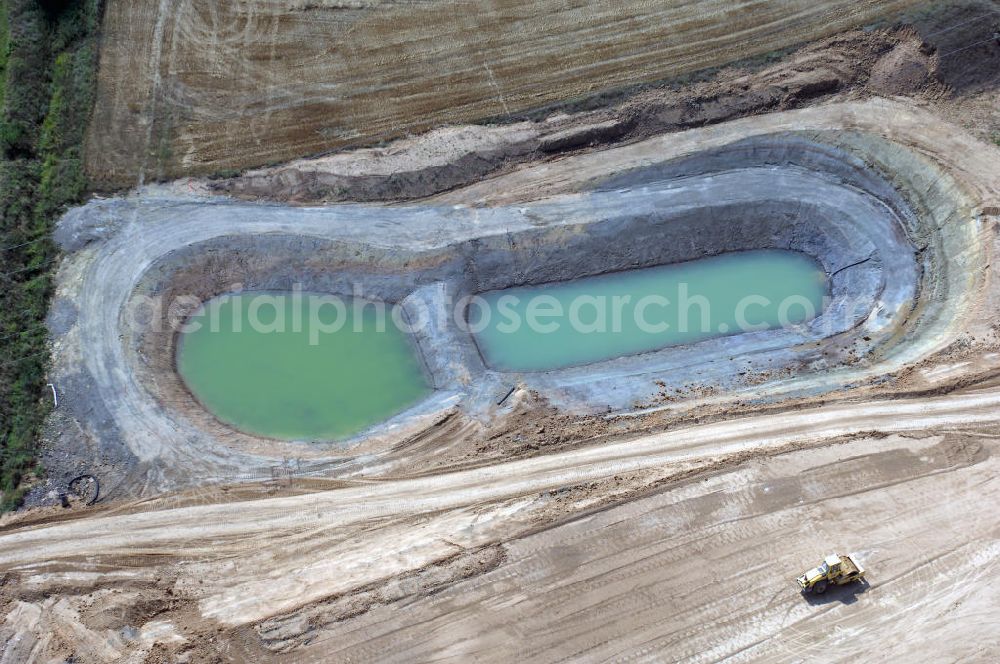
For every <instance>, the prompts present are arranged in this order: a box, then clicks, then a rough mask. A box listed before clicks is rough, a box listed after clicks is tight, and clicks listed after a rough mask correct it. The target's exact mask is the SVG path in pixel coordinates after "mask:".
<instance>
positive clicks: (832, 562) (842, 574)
mask: <svg viewBox="0 0 1000 664" xmlns="http://www.w3.org/2000/svg"><path fill="white" fill-rule="evenodd" d="M864 577H865V570H864V568H863V567H861V565H860V564H858V562H857V561H856V560H854V559H853V558H852V557H851V556H849V555H847V556H840V555H837V554H830V555H829V556H827V557H826V558H824V559H823V562H822V563H820V564H819V565H817V566H816V567H813V568H812V569H811V570H809V571H808V572H806V573H805V574H803V575H802V576H800V577H798V578H797V579H795V580H796V581H797V582H798V584H799V587H800V588H801V589H802V592H804V593H815V594H817V595H822V594H823V593H825V592H826V589H827V587H828V586H831V585H835V586H842V585H844V584H847V583H852V582H854V581H861V580H862V579H864Z"/></svg>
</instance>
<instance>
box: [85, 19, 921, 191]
mask: <svg viewBox="0 0 1000 664" xmlns="http://www.w3.org/2000/svg"><path fill="white" fill-rule="evenodd" d="M914 4H917V3H916V2H914V1H913V0H882V1H879V2H864V3H857V2H846V1H843V0H837V1H833V2H830V1H828V2H802V1H796V2H783V3H777V4H776V3H768V2H750V3H735V2H732V1H731V0H712V1H711V2H708V3H706V2H699V3H697V4H692V3H687V2H666V3H656V4H646V5H641V6H640V5H632V6H623V5H621V4H620V3H613V2H611V3H607V2H605V3H597V4H595V3H581V4H576V5H567V4H565V3H563V2H551V3H548V2H543V3H537V2H533V3H531V2H501V3H491V4H489V5H488V6H487V7H483V6H481V5H479V4H478V3H467V2H466V3H463V2H431V3H411V2H397V1H395V0H387V1H381V0H379V1H371V2H359V3H346V4H345V3H339V2H304V1H302V0H283V1H281V2H257V1H248V2H234V3H216V2H211V1H206V0H191V1H188V2H183V3H181V4H180V5H172V4H169V3H165V2H154V1H152V0H144V1H143V2H138V3H137V2H131V1H127V0H109V2H108V3H107V8H106V10H105V11H106V17H105V24H104V30H105V36H104V43H105V46H104V48H103V49H102V53H101V62H100V71H99V83H98V100H97V104H98V107H97V112H98V114H99V116H100V117H101V118H102V122H100V123H94V124H92V125H91V129H90V135H89V139H88V150H89V152H90V154H91V155H92V157H91V159H90V160H89V163H88V169H89V175H90V177H91V178H93V179H94V180H96V181H98V182H104V183H107V184H111V185H115V186H121V185H132V184H134V183H135V182H136V181H137V180H138V179H139V178H140V175H142V176H144V177H145V178H146V179H149V178H155V177H177V176H180V175H182V174H186V173H196V174H201V173H208V172H215V171H221V170H225V169H232V168H237V169H239V168H246V167H250V166H259V165H264V164H271V163H276V162H281V161H285V160H288V159H291V158H294V157H299V156H303V155H307V154H313V153H318V152H322V151H324V150H331V149H334V148H342V147H344V146H349V145H358V144H371V143H375V142H378V141H380V140H385V139H388V138H394V137H397V136H400V135H404V134H406V133H410V132H418V131H424V130H426V129H429V128H432V127H438V126H441V125H445V124H454V123H460V122H467V121H470V120H476V119H480V118H485V117H496V118H508V117H510V116H512V115H517V114H519V113H522V112H524V111H527V110H530V109H534V108H538V107H541V106H545V105H549V104H553V103H555V102H559V101H562V100H567V99H573V98H578V97H582V96H585V95H589V94H593V93H595V92H597V91H602V90H607V89H609V88H614V87H619V86H623V85H627V84H636V83H641V82H646V81H652V80H662V79H667V78H672V77H676V76H679V75H682V74H687V73H690V72H693V71H696V70H700V69H705V68H707V67H712V66H717V65H721V64H724V63H727V62H731V61H734V60H740V59H743V58H748V57H751V56H754V55H760V54H763V53H768V52H771V51H775V50H779V49H782V48H786V47H789V46H793V45H796V44H799V43H803V42H808V41H811V40H813V39H817V38H820V37H826V36H828V35H830V34H833V33H835V32H838V31H842V30H845V29H849V28H854V27H857V26H859V25H863V24H865V23H869V22H872V21H874V20H876V19H877V18H879V17H881V16H884V15H887V14H893V13H896V12H898V11H900V10H902V9H905V8H907V7H909V6H912V5H914Z"/></svg>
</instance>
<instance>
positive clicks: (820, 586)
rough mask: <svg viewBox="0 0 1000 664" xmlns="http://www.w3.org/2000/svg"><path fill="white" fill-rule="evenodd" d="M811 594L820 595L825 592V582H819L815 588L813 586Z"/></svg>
mask: <svg viewBox="0 0 1000 664" xmlns="http://www.w3.org/2000/svg"><path fill="white" fill-rule="evenodd" d="M813 592H814V593H816V594H817V595H822V594H823V593H825V592H826V581H820V582H819V583H817V584H816V585H815V586H813Z"/></svg>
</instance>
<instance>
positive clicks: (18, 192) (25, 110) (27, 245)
mask: <svg viewBox="0 0 1000 664" xmlns="http://www.w3.org/2000/svg"><path fill="white" fill-rule="evenodd" d="M100 4H101V3H100V0H68V1H63V2H57V1H54V0H5V2H3V4H2V7H0V13H2V16H0V30H2V34H0V81H2V85H0V102H2V115H0V151H2V158H0V279H2V281H3V283H2V284H0V339H2V341H0V445H2V450H0V491H2V499H0V509H2V510H9V509H11V508H13V507H16V506H17V505H18V504H19V503H20V501H21V498H22V496H23V491H24V485H25V480H28V479H29V478H30V477H31V476H33V475H38V474H40V472H41V469H40V468H39V467H38V465H37V462H36V450H37V442H38V437H39V433H40V430H41V426H42V423H43V422H44V420H45V416H46V414H47V413H48V408H49V405H50V402H49V399H48V398H46V395H45V394H44V390H45V383H46V379H45V375H46V370H47V365H48V359H49V354H48V340H47V333H46V329H45V326H44V321H45V314H46V311H47V309H48V301H49V298H50V296H51V294H52V288H53V274H54V270H55V267H56V259H57V258H58V252H57V249H56V247H55V245H54V244H53V243H52V240H51V232H52V228H53V226H54V224H55V221H56V219H57V218H58V216H59V214H60V213H61V212H62V211H63V210H64V209H65V208H66V207H67V206H68V205H71V204H74V203H77V202H80V201H81V199H82V198H83V195H84V193H85V189H86V181H85V179H84V176H83V167H82V158H81V151H82V144H83V134H84V130H85V127H86V122H87V118H88V116H89V114H90V110H91V108H92V106H93V94H94V72H95V65H96V57H97V56H96V49H97V45H96V35H97V28H98V24H99V19H100Z"/></svg>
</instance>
